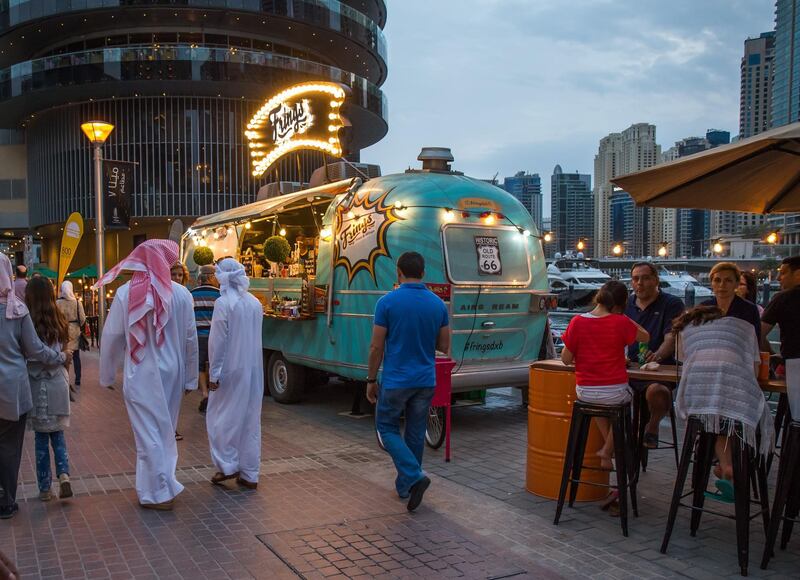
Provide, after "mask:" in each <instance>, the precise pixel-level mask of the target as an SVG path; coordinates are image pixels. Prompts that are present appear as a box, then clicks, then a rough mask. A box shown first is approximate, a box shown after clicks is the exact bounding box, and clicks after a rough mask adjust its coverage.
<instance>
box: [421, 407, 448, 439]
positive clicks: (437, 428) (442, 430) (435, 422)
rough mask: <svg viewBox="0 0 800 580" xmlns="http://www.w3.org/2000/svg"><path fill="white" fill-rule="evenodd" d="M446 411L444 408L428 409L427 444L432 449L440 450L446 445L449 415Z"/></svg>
mask: <svg viewBox="0 0 800 580" xmlns="http://www.w3.org/2000/svg"><path fill="white" fill-rule="evenodd" d="M444 411H445V409H444V407H431V408H430V409H428V425H427V428H426V429H425V443H427V444H428V447H430V448H431V449H439V447H441V446H442V443H444V436H445V435H446V433H447V415H446V414H445V412H444Z"/></svg>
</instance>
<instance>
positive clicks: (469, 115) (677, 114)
mask: <svg viewBox="0 0 800 580" xmlns="http://www.w3.org/2000/svg"><path fill="white" fill-rule="evenodd" d="M388 8H389V18H388V25H387V29H386V32H387V36H388V39H389V50H390V55H389V56H390V60H389V79H388V81H387V83H386V84H385V85H384V90H385V91H386V92H387V95H388V97H389V103H390V107H389V111H390V116H389V134H388V135H387V137H386V138H385V139H384V140H383V141H382V142H381V143H379V144H377V145H375V146H373V147H372V148H370V149H368V150H366V151H364V152H363V154H362V158H363V159H364V160H365V161H370V162H377V163H380V164H381V165H382V167H383V169H384V172H385V173H388V172H394V171H398V170H403V169H405V168H406V167H407V166H409V165H410V166H417V165H418V161H417V160H416V156H417V154H418V153H419V149H420V147H422V146H425V145H438V146H450V147H452V148H453V153H454V156H455V157H456V162H455V167H456V168H457V169H459V170H461V171H465V172H466V173H467V174H469V175H474V176H476V177H490V176H491V175H493V174H494V173H495V172H498V171H499V172H500V175H501V177H502V176H505V175H513V174H514V172H516V171H518V170H523V169H524V170H528V171H532V172H538V173H540V174H542V175H550V172H551V171H552V169H553V167H554V166H555V165H556V163H560V164H561V165H562V167H564V170H565V171H572V170H575V169H578V170H580V171H581V172H582V173H592V168H593V159H594V155H595V153H596V151H597V144H598V142H599V140H600V139H601V138H602V137H603V136H605V135H607V134H608V133H610V132H613V131H621V130H623V129H625V128H626V127H628V126H629V125H630V124H631V123H635V122H650V123H655V124H656V125H657V131H658V133H657V134H658V140H659V142H660V143H661V144H662V146H663V147H664V148H665V149H666V148H668V147H670V146H671V145H672V144H673V142H674V141H676V140H678V139H681V138H683V137H687V136H690V135H698V134H704V133H705V130H706V129H708V128H711V127H715V128H720V129H726V130H730V131H731V133H732V134H736V133H737V132H738V117H739V110H738V107H739V65H740V59H741V55H742V44H743V42H744V40H745V38H747V37H748V36H757V35H758V34H760V33H761V32H763V31H765V30H770V29H771V28H772V27H773V19H774V3H773V2H772V0H702V1H700V2H698V1H697V0H691V1H690V0H673V1H672V2H670V3H666V2H657V1H655V0H639V1H634V0H572V1H570V2H554V1H552V0H426V1H425V2H423V1H422V0H402V2H393V3H390V4H389V6H388ZM543 186H544V188H545V190H546V191H549V182H548V181H547V180H543ZM546 213H547V212H546Z"/></svg>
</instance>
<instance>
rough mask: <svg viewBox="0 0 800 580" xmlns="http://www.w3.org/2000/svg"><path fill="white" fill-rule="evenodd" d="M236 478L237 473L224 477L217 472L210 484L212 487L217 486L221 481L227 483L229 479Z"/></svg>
mask: <svg viewBox="0 0 800 580" xmlns="http://www.w3.org/2000/svg"><path fill="white" fill-rule="evenodd" d="M237 477H239V472H238V471H237V472H236V473H231V474H230V475H225V474H224V473H222V472H221V471H218V472H216V473H215V474H214V476H213V477H212V478H211V483H213V484H214V485H219V484H221V483H222V482H223V481H228V480H229V479H236V478H237Z"/></svg>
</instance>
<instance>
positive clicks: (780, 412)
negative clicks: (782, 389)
mask: <svg viewBox="0 0 800 580" xmlns="http://www.w3.org/2000/svg"><path fill="white" fill-rule="evenodd" d="M791 422H792V414H791V412H790V411H789V397H788V395H787V394H786V393H781V395H780V397H779V398H778V408H777V409H775V449H781V453H782V452H783V451H782V450H783V445H784V442H785V440H786V436H787V434H788V433H789V424H790V423H791ZM774 456H775V454H773V455H770V456H769V459H768V460H767V473H769V472H770V471H771V470H772V460H773V458H774Z"/></svg>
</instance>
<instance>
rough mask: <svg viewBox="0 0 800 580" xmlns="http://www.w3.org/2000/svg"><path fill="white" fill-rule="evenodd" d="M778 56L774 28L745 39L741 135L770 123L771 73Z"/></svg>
mask: <svg viewBox="0 0 800 580" xmlns="http://www.w3.org/2000/svg"><path fill="white" fill-rule="evenodd" d="M774 58H775V32H764V33H762V34H761V35H760V36H759V37H758V38H748V39H747V40H745V41H744V56H743V57H742V65H741V72H742V75H741V76H742V78H741V96H740V100H739V137H740V138H742V139H744V138H746V137H751V136H753V135H757V134H758V133H761V132H763V131H766V130H767V129H769V127H770V126H771V116H772V75H773V71H774V67H773V61H774Z"/></svg>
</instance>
